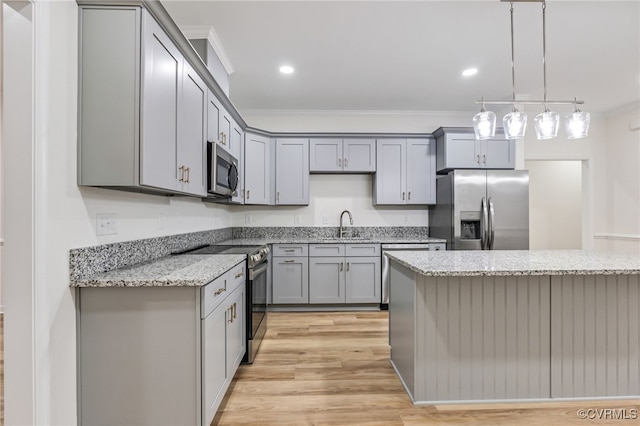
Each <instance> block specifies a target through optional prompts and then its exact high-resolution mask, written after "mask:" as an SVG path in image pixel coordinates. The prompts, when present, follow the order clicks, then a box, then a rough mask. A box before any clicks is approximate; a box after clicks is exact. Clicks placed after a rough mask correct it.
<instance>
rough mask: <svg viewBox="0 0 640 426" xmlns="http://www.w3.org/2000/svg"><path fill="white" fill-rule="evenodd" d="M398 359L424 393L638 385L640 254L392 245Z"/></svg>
mask: <svg viewBox="0 0 640 426" xmlns="http://www.w3.org/2000/svg"><path fill="white" fill-rule="evenodd" d="M389 257H390V258H391V260H392V262H391V284H390V286H391V299H390V303H389V340H390V344H391V362H392V364H393V367H394V368H395V370H396V372H397V374H398V376H399V377H400V379H401V380H402V382H403V384H404V386H405V389H406V390H407V392H408V393H409V395H410V396H411V398H412V400H413V401H414V403H415V404H434V403H443V402H470V401H509V400H549V399H558V398H565V399H571V398H604V397H634V398H637V397H638V395H640V355H639V353H640V259H639V258H638V257H637V256H630V255H622V254H611V253H596V252H586V251H450V252H440V251H438V252H392V253H389Z"/></svg>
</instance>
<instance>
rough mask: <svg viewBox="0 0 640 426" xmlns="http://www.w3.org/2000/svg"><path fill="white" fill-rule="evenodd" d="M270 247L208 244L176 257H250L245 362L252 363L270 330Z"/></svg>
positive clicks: (248, 261) (248, 260) (248, 263)
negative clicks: (268, 276) (266, 333)
mask: <svg viewBox="0 0 640 426" xmlns="http://www.w3.org/2000/svg"><path fill="white" fill-rule="evenodd" d="M269 251H270V250H269V247H267V246H264V245H263V246H254V245H237V246H236V245H206V246H200V247H196V248H194V249H190V250H187V251H183V252H180V253H175V254H246V255H247V277H248V281H247V288H246V306H247V309H246V312H247V315H246V321H245V322H246V334H247V352H246V353H245V355H244V359H243V360H242V361H243V363H245V364H251V363H252V362H253V360H254V358H255V356H256V353H257V352H258V348H259V347H260V343H262V338H263V336H264V333H265V332H266V331H267V271H268V269H269Z"/></svg>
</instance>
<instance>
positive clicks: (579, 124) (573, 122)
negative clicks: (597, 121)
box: [564, 106, 591, 139]
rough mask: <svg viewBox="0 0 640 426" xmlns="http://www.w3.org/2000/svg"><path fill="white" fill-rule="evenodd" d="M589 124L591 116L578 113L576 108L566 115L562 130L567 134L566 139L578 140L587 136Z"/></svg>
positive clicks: (585, 113) (586, 113)
mask: <svg viewBox="0 0 640 426" xmlns="http://www.w3.org/2000/svg"><path fill="white" fill-rule="evenodd" d="M590 122H591V114H589V113H588V112H582V111H580V110H579V109H578V108H577V106H576V110H575V111H574V112H573V113H571V114H569V115H567V117H566V118H565V121H564V129H565V131H566V132H567V138H568V139H580V138H584V137H586V136H587V135H588V134H589V123H590Z"/></svg>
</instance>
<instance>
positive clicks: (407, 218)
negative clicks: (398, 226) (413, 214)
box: [404, 216, 409, 225]
mask: <svg viewBox="0 0 640 426" xmlns="http://www.w3.org/2000/svg"><path fill="white" fill-rule="evenodd" d="M404 223H405V225H406V224H407V223H409V216H405V217H404Z"/></svg>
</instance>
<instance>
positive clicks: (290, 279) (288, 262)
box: [273, 257, 309, 304]
mask: <svg viewBox="0 0 640 426" xmlns="http://www.w3.org/2000/svg"><path fill="white" fill-rule="evenodd" d="M273 303H274V304H278V303H309V258H308V257H274V258H273Z"/></svg>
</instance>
